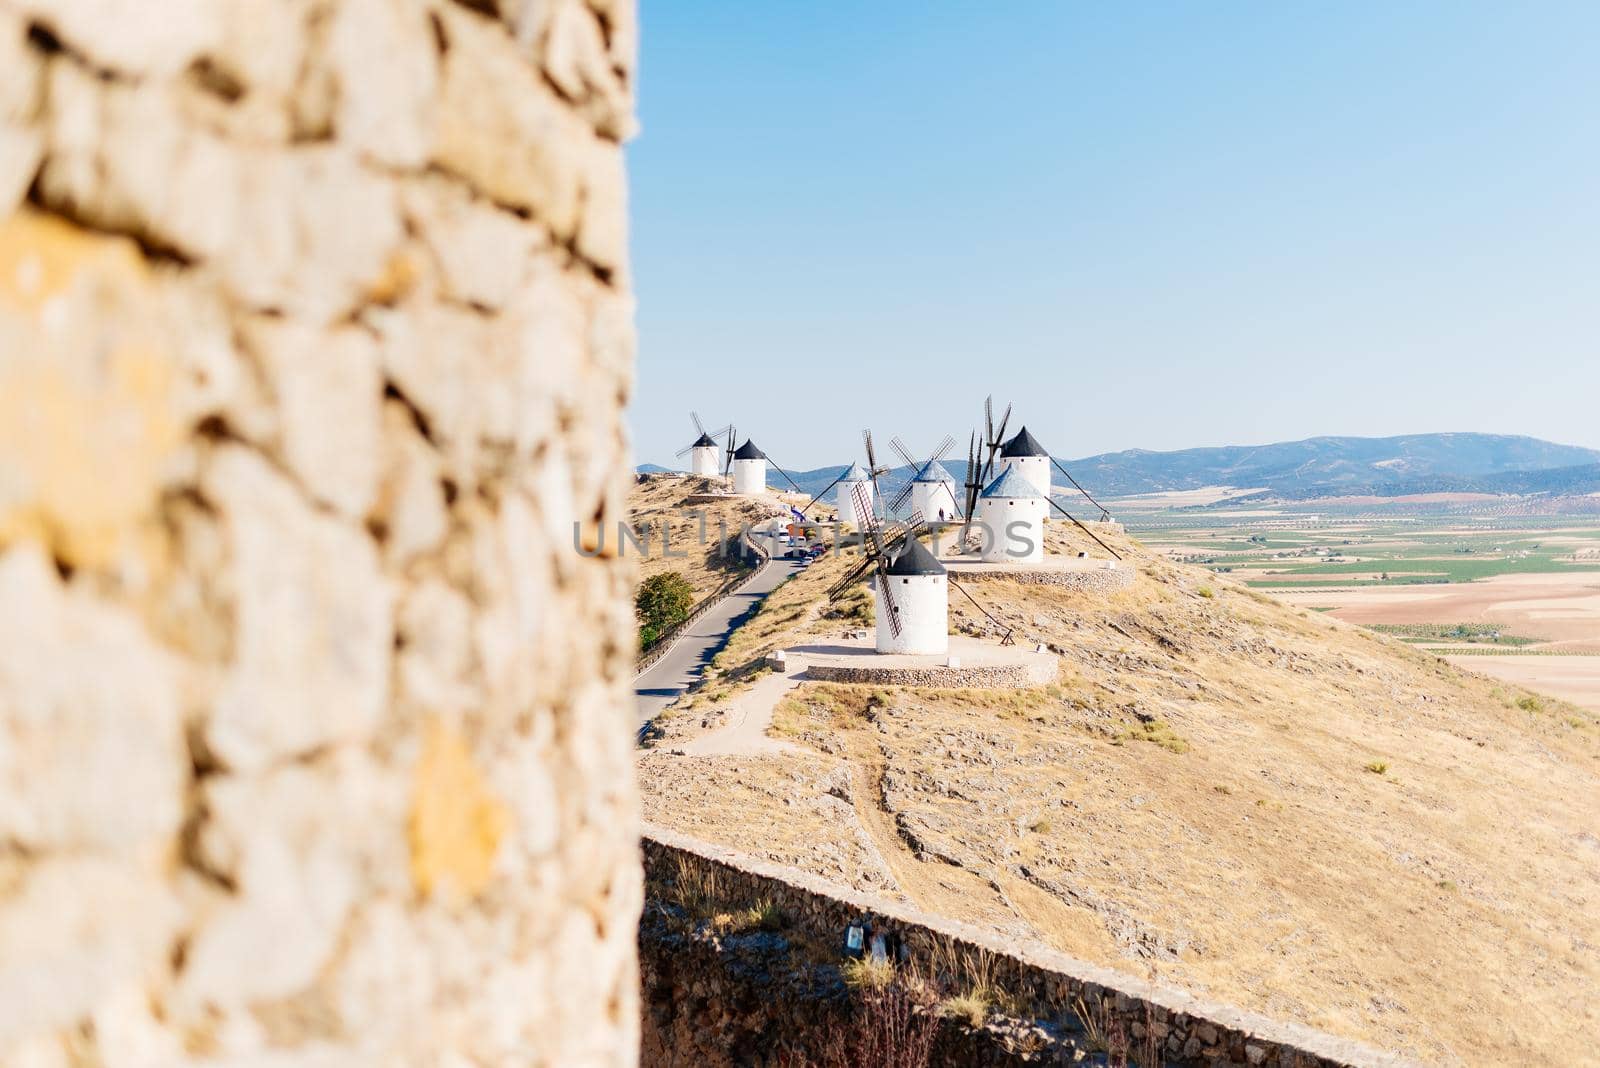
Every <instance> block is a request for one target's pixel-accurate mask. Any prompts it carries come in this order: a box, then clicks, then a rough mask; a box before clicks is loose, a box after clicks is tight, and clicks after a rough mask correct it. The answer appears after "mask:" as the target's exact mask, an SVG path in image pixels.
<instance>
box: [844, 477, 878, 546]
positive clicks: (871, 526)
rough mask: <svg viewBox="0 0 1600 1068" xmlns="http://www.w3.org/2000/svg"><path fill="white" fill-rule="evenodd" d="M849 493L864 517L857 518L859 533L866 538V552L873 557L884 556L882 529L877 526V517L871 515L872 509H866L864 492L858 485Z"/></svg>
mask: <svg viewBox="0 0 1600 1068" xmlns="http://www.w3.org/2000/svg"><path fill="white" fill-rule="evenodd" d="M850 492H851V493H852V494H854V499H855V503H856V508H857V510H858V511H860V512H864V513H865V516H864V517H858V518H861V532H862V533H863V534H865V535H866V536H867V551H868V553H869V555H871V556H873V557H879V556H882V555H883V554H884V542H883V527H882V526H880V525H879V523H878V517H877V516H876V515H874V514H873V512H872V509H870V508H868V507H866V505H867V500H866V491H865V490H864V489H863V488H862V487H861V486H860V485H859V484H858V485H856V486H853V487H852V488H851V491H850Z"/></svg>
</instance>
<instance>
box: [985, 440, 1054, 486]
mask: <svg viewBox="0 0 1600 1068" xmlns="http://www.w3.org/2000/svg"><path fill="white" fill-rule="evenodd" d="M995 470H996V471H997V472H1005V471H1015V472H1016V473H1017V474H1019V475H1021V476H1022V477H1023V478H1025V479H1027V480H1028V481H1029V482H1032V483H1033V485H1034V487H1035V488H1036V489H1037V490H1038V491H1039V492H1040V494H1044V495H1047V494H1049V492H1050V454H1049V453H1048V452H1046V451H1045V448H1044V446H1043V445H1040V444H1039V440H1038V439H1037V438H1035V437H1034V436H1033V435H1032V434H1030V433H1028V428H1027V427H1023V428H1022V429H1021V430H1019V431H1017V433H1016V436H1015V437H1013V438H1012V439H1011V440H1010V441H1008V442H1006V443H1005V444H1004V445H1001V446H1000V459H999V462H998V463H997V464H996V467H995Z"/></svg>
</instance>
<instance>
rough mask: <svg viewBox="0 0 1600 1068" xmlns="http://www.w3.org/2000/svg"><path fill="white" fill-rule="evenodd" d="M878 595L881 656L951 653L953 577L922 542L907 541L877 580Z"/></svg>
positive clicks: (877, 611)
mask: <svg viewBox="0 0 1600 1068" xmlns="http://www.w3.org/2000/svg"><path fill="white" fill-rule="evenodd" d="M886 591H890V592H886ZM875 592H876V594H877V597H876V598H875V601H876V606H875V614H876V616H877V620H878V630H877V640H876V643H875V647H876V649H877V650H878V652H880V653H916V654H922V655H927V654H933V655H939V656H942V655H944V654H945V653H947V652H949V651H950V573H949V571H947V570H946V568H945V566H944V565H943V564H941V563H940V562H939V560H938V558H937V557H936V556H934V555H933V554H932V553H931V552H929V551H928V550H927V548H926V547H924V546H923V544H922V543H921V542H920V541H918V540H917V539H916V538H907V539H906V542H905V548H903V549H901V550H900V552H899V554H898V555H896V556H895V558H894V559H893V560H891V561H890V563H889V566H888V568H886V569H885V570H884V571H883V573H882V574H880V575H879V576H878V581H877V584H876V590H875ZM897 622H898V624H899V625H898V626H896V623H897Z"/></svg>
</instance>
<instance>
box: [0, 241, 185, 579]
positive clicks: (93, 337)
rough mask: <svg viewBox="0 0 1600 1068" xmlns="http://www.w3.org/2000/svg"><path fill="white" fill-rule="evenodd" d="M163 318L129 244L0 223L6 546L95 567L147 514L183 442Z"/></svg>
mask: <svg viewBox="0 0 1600 1068" xmlns="http://www.w3.org/2000/svg"><path fill="white" fill-rule="evenodd" d="M158 309H159V301H158V299H157V293H156V289H155V284H154V282H153V281H152V279H151V277H150V274H149V271H148V269H147V268H146V266H145V264H144V262H143V260H142V259H141V258H140V256H139V253H138V250H137V248H136V247H135V246H134V244H133V243H132V242H131V241H128V240H126V239H124V238H110V237H104V236H100V235H97V234H93V233H90V232H88V231H85V230H81V229H79V228H78V227H75V226H72V225H71V224H69V223H65V222H62V221H60V220H58V219H51V218H48V217H45V216H41V215H38V214H36V213H33V212H21V213H19V214H17V215H15V216H12V217H10V218H8V219H5V220H3V221H0V546H3V545H5V544H8V543H10V542H12V541H15V540H18V539H21V538H28V539H36V540H41V541H44V542H46V543H47V544H48V545H49V546H50V548H51V551H52V552H54V553H55V555H56V556H57V557H58V558H60V559H62V560H64V561H66V562H68V563H71V564H73V565H75V566H88V567H93V566H98V565H103V564H106V563H108V562H109V561H110V560H111V559H112V558H113V557H114V556H115V554H116V553H117V551H118V549H119V547H120V546H122V545H124V544H125V543H126V539H128V538H129V536H130V535H131V534H132V533H133V532H134V529H135V528H136V527H137V526H138V524H139V521H140V520H141V519H143V518H145V517H146V516H148V515H149V513H150V511H151V509H152V507H153V505H154V502H155V500H156V496H157V493H158V487H159V479H160V474H161V470H162V466H163V464H164V463H165V462H166V460H167V457H168V456H169V454H170V453H171V451H172V450H173V449H174V448H175V447H176V446H177V444H178V442H179V437H180V433H179V428H178V426H177V425H176V420H175V419H174V417H173V408H172V398H173V388H174V377H175V376H174V370H173V363H172V360H171V356H170V338H169V335H168V332H167V328H166V326H165V324H164V323H163V321H162V319H161V315H160V312H159V310H158Z"/></svg>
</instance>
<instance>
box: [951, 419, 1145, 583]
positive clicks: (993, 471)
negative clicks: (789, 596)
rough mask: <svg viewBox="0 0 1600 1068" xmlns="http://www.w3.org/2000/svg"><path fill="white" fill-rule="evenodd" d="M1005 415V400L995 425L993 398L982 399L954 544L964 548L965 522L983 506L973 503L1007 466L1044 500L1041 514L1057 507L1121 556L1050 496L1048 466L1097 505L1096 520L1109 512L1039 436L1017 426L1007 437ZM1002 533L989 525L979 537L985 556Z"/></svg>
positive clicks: (968, 525) (969, 523)
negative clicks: (981, 424)
mask: <svg viewBox="0 0 1600 1068" xmlns="http://www.w3.org/2000/svg"><path fill="white" fill-rule="evenodd" d="M1010 420H1011V405H1009V404H1008V405H1006V411H1005V415H1004V416H1002V417H1001V419H1000V423H999V426H998V427H996V425H995V421H994V398H993V397H986V398H984V401H983V422H984V436H983V443H982V446H981V447H980V446H979V445H978V444H977V432H976V431H974V432H973V445H972V446H971V447H969V450H968V462H967V483H966V489H967V523H966V525H965V526H963V527H962V528H961V537H960V538H959V539H958V541H957V544H958V545H959V546H962V547H963V551H964V549H965V546H966V545H967V540H968V534H969V532H970V530H971V526H972V524H973V522H974V521H975V520H977V519H978V518H979V512H981V511H983V510H984V506H982V505H981V504H980V503H979V502H980V500H981V499H983V498H984V497H986V496H987V495H988V492H989V487H990V486H991V485H992V484H993V481H994V480H995V479H996V478H997V477H998V476H1000V475H1002V474H1005V473H1006V472H1008V471H1015V472H1017V474H1018V475H1020V476H1021V477H1022V478H1024V479H1025V480H1026V481H1027V482H1029V483H1032V485H1033V487H1034V488H1035V489H1036V490H1037V491H1038V492H1039V496H1040V497H1041V498H1042V500H1043V501H1044V515H1045V516H1046V517H1048V516H1049V514H1050V509H1052V508H1053V509H1055V510H1056V511H1057V512H1060V513H1061V514H1062V515H1064V516H1066V517H1067V519H1069V520H1070V521H1071V522H1072V523H1073V524H1074V525H1075V526H1077V527H1078V529H1080V530H1082V531H1083V532H1084V533H1085V534H1087V535H1089V537H1091V538H1093V539H1094V541H1095V543H1096V544H1097V545H1099V546H1100V547H1101V548H1102V549H1104V550H1105V551H1106V552H1108V553H1110V554H1111V555H1112V556H1114V557H1116V558H1117V559H1118V560H1120V559H1122V554H1121V553H1119V552H1117V551H1116V550H1115V549H1113V548H1112V547H1111V546H1109V545H1107V544H1106V543H1105V542H1104V541H1103V540H1101V538H1100V536H1099V535H1098V534H1096V533H1095V532H1094V531H1092V530H1090V529H1089V528H1088V527H1086V526H1084V525H1083V524H1082V523H1081V522H1079V521H1078V519H1077V517H1075V516H1074V515H1073V514H1072V513H1071V512H1069V511H1067V509H1066V508H1065V507H1064V506H1063V505H1062V504H1061V502H1060V501H1059V500H1057V499H1056V496H1055V494H1054V493H1052V492H1051V485H1050V482H1051V475H1050V470H1051V468H1052V467H1053V468H1054V469H1055V470H1057V471H1059V472H1061V474H1062V475H1063V476H1065V477H1066V480H1067V481H1068V482H1070V483H1072V487H1073V488H1074V489H1076V490H1077V491H1078V492H1079V493H1081V494H1083V496H1084V498H1085V499H1086V500H1087V501H1088V502H1089V503H1090V504H1092V505H1094V506H1095V507H1096V508H1099V509H1100V516H1101V518H1102V519H1107V518H1110V515H1111V513H1110V512H1108V511H1106V509H1105V507H1104V506H1103V505H1101V503H1100V502H1099V501H1097V500H1095V499H1094V498H1093V497H1092V496H1090V495H1089V491H1088V490H1086V489H1084V488H1083V487H1082V486H1080V485H1078V480H1077V479H1075V478H1073V477H1072V473H1071V472H1070V471H1068V470H1067V469H1066V468H1065V467H1062V466H1061V463H1060V461H1058V460H1057V459H1056V458H1055V457H1053V456H1051V455H1050V450H1049V449H1046V448H1045V447H1044V446H1043V445H1041V444H1040V443H1039V439H1038V438H1036V437H1034V436H1033V435H1032V434H1030V433H1029V432H1028V428H1027V427H1023V428H1022V429H1021V430H1019V431H1017V433H1016V434H1014V435H1013V436H1012V437H1010V438H1007V437H1006V436H1005V433H1006V424H1007V423H1008V422H1009V421H1010ZM980 453H986V456H984V457H983V459H982V462H981V463H980V462H979V458H980ZM1016 489H1017V487H1015V486H1014V485H1013V486H1012V487H1011V490H1010V491H1008V492H1015V491H1016ZM1001 499H1003V500H1017V501H1020V500H1022V498H1018V497H1013V498H1001ZM1019 507H1020V506H1019ZM1039 530H1040V533H1041V538H1040V545H1041V549H1040V551H1041V552H1042V545H1043V538H1042V533H1043V530H1044V523H1043V520H1042V519H1041V521H1040V524H1039ZM1004 534H1005V532H1004V530H1003V529H998V530H995V529H991V530H989V531H986V532H985V537H984V539H983V540H984V550H983V551H984V555H985V557H986V558H987V556H988V553H989V552H991V551H993V547H992V546H991V545H990V542H991V541H995V540H999V541H1004ZM994 535H999V537H998V538H996V537H994ZM1013 559H1015V557H1013Z"/></svg>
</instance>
